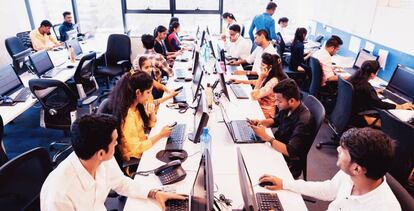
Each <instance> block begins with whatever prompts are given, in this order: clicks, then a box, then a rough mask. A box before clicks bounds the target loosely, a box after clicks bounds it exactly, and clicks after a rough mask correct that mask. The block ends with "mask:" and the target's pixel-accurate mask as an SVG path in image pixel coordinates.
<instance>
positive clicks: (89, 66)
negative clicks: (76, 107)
mask: <svg viewBox="0 0 414 211" xmlns="http://www.w3.org/2000/svg"><path fill="white" fill-rule="evenodd" d="M95 60H96V53H95V52H92V53H89V54H86V55H84V56H83V57H82V59H81V60H80V62H79V65H78V67H77V68H76V71H75V75H74V76H73V79H74V81H75V84H76V90H77V93H78V96H79V98H80V99H85V98H87V97H90V98H92V99H91V100H93V101H95V100H96V99H97V98H98V96H97V95H93V94H94V93H96V92H97V91H98V89H99V86H98V83H97V82H96V79H95V76H94V70H95Z"/></svg>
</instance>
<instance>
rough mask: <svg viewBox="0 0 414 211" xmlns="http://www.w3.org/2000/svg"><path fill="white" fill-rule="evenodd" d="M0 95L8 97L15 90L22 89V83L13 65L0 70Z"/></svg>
mask: <svg viewBox="0 0 414 211" xmlns="http://www.w3.org/2000/svg"><path fill="white" fill-rule="evenodd" d="M0 81H1V83H0V95H2V96H3V95H8V94H10V92H11V91H13V90H14V89H16V88H18V87H20V86H21V85H22V83H21V82H20V79H19V76H17V74H16V72H14V69H13V67H12V66H11V65H6V66H4V67H2V68H1V69H0Z"/></svg>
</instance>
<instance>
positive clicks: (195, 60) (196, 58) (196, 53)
mask: <svg viewBox="0 0 414 211" xmlns="http://www.w3.org/2000/svg"><path fill="white" fill-rule="evenodd" d="M196 48H198V47H195V48H194V56H193V75H194V74H195V73H196V71H197V68H198V63H199V59H200V51H199V49H196Z"/></svg>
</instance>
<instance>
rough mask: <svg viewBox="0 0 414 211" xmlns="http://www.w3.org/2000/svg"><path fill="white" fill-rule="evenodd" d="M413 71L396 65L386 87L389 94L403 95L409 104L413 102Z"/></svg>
mask: <svg viewBox="0 0 414 211" xmlns="http://www.w3.org/2000/svg"><path fill="white" fill-rule="evenodd" d="M413 81H414V70H413V69H411V68H409V67H406V66H403V65H397V68H396V69H395V71H394V73H393V74H392V77H391V79H390V82H389V83H388V85H387V89H388V90H390V91H391V92H394V93H397V94H399V95H403V96H402V97H404V98H407V100H409V101H410V102H413V100H414V82H413Z"/></svg>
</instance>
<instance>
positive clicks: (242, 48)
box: [224, 36, 252, 59]
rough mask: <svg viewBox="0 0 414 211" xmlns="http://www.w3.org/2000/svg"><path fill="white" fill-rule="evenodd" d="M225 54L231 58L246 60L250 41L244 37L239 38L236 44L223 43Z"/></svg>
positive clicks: (250, 46)
mask: <svg viewBox="0 0 414 211" xmlns="http://www.w3.org/2000/svg"><path fill="white" fill-rule="evenodd" d="M224 48H225V49H226V51H227V54H228V55H229V56H231V57H233V58H238V59H246V58H247V57H248V56H249V55H250V50H251V49H252V41H251V40H250V39H246V38H244V37H241V36H240V37H239V38H238V39H237V40H236V42H230V41H227V42H225V47H224Z"/></svg>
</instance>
